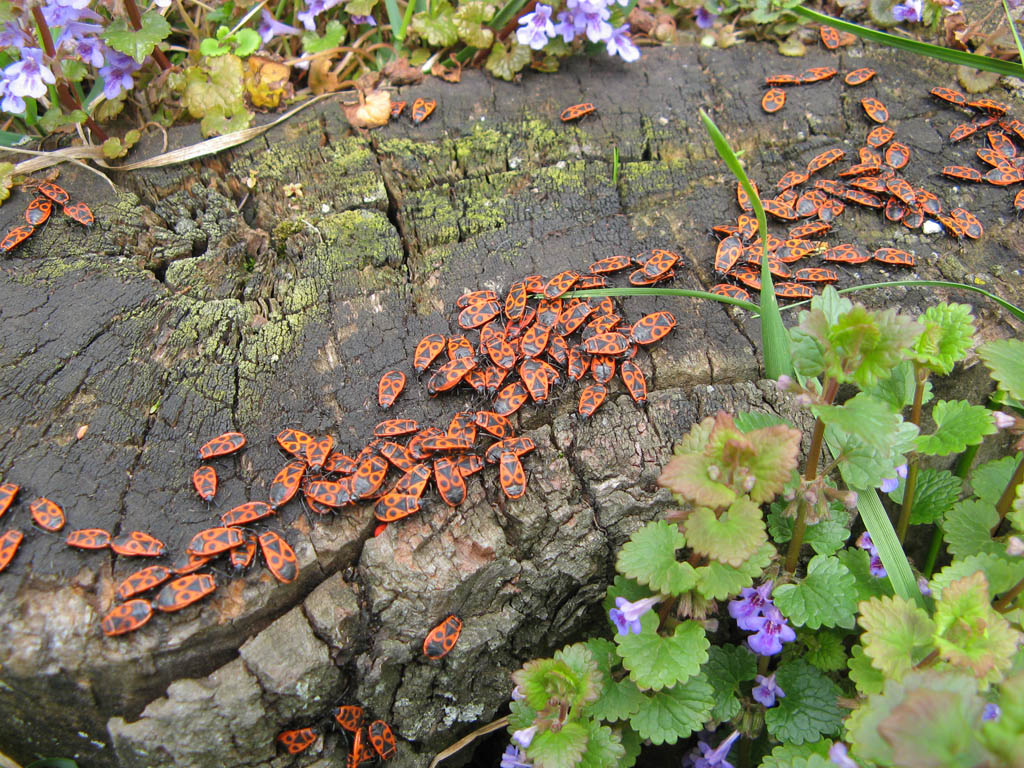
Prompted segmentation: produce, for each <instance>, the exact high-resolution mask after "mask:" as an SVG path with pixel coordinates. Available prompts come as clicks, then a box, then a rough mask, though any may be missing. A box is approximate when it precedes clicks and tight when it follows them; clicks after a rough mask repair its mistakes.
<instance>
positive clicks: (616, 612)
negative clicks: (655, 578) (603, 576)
mask: <svg viewBox="0 0 1024 768" xmlns="http://www.w3.org/2000/svg"><path fill="white" fill-rule="evenodd" d="M663 599H664V598H661V597H645V598H644V599H643V600H637V601H636V602H635V603H631V602H629V600H627V599H626V598H624V597H616V598H615V605H616V607H615V608H612V609H611V610H610V611H608V618H610V619H611V620H612V621H613V622H614V623H615V628H616V629H617V630H618V632H619V634H620V635H628V634H630V633H631V632H632V633H633V634H635V635H639V634H640V632H641V631H642V629H641V626H640V617H641V616H643V615H644V614H645V613H647V612H648V611H649V610H651V608H653V607H654V606H655V605H657V604H658V603H660V602H661V601H662V600H663Z"/></svg>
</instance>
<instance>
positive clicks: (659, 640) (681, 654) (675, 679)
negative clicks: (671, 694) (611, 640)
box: [615, 612, 711, 691]
mask: <svg viewBox="0 0 1024 768" xmlns="http://www.w3.org/2000/svg"><path fill="white" fill-rule="evenodd" d="M640 624H641V626H642V627H643V631H642V632H641V633H640V634H639V635H635V634H628V635H616V636H615V642H616V644H617V646H618V648H617V651H616V652H617V653H618V654H619V656H621V657H622V666H624V667H625V668H626V669H628V670H629V677H630V679H631V680H632V681H633V682H634V683H636V684H637V686H638V687H639V688H641V689H644V690H646V689H651V690H655V691H657V690H660V689H662V688H668V687H671V686H673V685H676V684H677V683H682V682H685V681H687V680H689V679H690V678H691V677H693V676H694V675H696V674H697V673H699V672H700V668H701V665H702V664H704V662H706V661H707V660H708V647H709V646H710V645H711V643H710V642H708V639H707V636H706V635H705V633H704V627H703V626H702V625H701V624H699V623H697V622H696V621H692V620H691V621H684V622H682V623H681V624H678V625H677V626H676V629H675V632H674V633H673V634H672V635H669V636H667V637H666V636H664V635H659V634H658V633H657V631H656V630H657V628H658V617H657V616H656V615H655V614H654V613H651V612H648V613H645V614H644V615H643V616H642V617H641V619H640Z"/></svg>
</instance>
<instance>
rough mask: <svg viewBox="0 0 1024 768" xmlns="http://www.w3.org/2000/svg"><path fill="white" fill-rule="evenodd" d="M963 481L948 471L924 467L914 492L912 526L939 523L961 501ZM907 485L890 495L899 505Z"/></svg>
mask: <svg viewBox="0 0 1024 768" xmlns="http://www.w3.org/2000/svg"><path fill="white" fill-rule="evenodd" d="M962 486H963V481H962V480H961V479H960V478H959V477H957V476H956V475H954V474H953V473H952V472H950V471H949V470H948V469H933V468H931V467H924V468H922V469H920V470H919V471H918V473H917V489H916V490H915V491H914V506H913V508H912V509H911V510H910V524H911V525H925V524H929V523H937V522H938V521H940V520H942V519H943V518H944V517H945V516H946V514H947V513H948V512H949V510H951V509H952V508H953V505H954V504H955V503H956V502H957V501H958V500H959V499H960V492H961V488H962ZM904 490H905V484H904V483H900V485H899V487H898V488H897V489H896V490H895V491H893V492H892V493H890V494H889V498H890V499H892V500H893V501H894V502H896V503H897V504H902V503H903V491H904Z"/></svg>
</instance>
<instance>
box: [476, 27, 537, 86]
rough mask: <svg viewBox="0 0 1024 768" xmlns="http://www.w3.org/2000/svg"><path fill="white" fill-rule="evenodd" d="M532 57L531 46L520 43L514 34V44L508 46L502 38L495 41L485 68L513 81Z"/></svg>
mask: <svg viewBox="0 0 1024 768" xmlns="http://www.w3.org/2000/svg"><path fill="white" fill-rule="evenodd" d="M532 58H533V53H532V52H531V51H530V48H529V47H528V46H525V45H520V44H519V42H518V41H517V40H516V39H515V36H513V37H512V45H511V46H510V47H508V48H506V47H505V44H504V43H503V42H501V40H495V41H494V45H493V46H492V47H491V52H490V53H489V54H488V56H487V62H486V63H485V64H484V68H485V69H486V70H487V71H488V72H490V73H491V74H492V75H494V76H495V77H500V78H501V79H502V80H509V81H511V80H512V78H513V77H515V76H516V74H517V73H518V72H519V71H520V70H521V69H522V68H523V67H525V66H526V65H527V64H529V63H530V59H532Z"/></svg>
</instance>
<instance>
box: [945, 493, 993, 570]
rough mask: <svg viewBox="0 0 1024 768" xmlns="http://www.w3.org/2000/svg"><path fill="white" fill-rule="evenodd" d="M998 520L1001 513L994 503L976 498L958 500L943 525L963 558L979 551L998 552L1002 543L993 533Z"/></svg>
mask: <svg viewBox="0 0 1024 768" xmlns="http://www.w3.org/2000/svg"><path fill="white" fill-rule="evenodd" d="M998 522H999V513H998V512H996V510H995V507H993V506H992V505H991V504H986V503H985V502H982V501H977V500H976V499H966V500H964V501H960V502H957V503H956V504H954V505H953V508H952V509H951V510H950V511H949V514H947V515H946V523H945V525H943V526H942V531H943V534H944V537H945V539H946V547H947V548H948V549H949V551H950V552H952V553H953V555H955V556H956V557H960V558H964V557H967V556H969V555H976V554H978V553H979V552H993V553H998V552H1000V551H1001V550H1002V547H1000V545H999V544H997V543H996V542H994V541H992V535H991V533H989V532H990V531H991V530H992V529H993V528H994V527H995V525H996V523H998Z"/></svg>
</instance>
